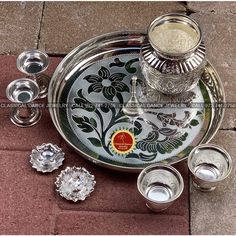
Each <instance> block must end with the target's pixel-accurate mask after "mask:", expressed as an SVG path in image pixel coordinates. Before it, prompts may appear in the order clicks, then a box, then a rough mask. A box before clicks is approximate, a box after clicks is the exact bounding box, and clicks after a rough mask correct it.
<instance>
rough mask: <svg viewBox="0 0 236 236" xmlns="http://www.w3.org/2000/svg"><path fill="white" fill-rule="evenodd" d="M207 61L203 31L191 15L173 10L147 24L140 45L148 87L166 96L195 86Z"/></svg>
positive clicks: (143, 71)
mask: <svg viewBox="0 0 236 236" xmlns="http://www.w3.org/2000/svg"><path fill="white" fill-rule="evenodd" d="M205 64H206V58H205V45H204V43H203V39H202V31H201V29H200V27H199V25H198V23H197V22H196V21H195V20H193V19H192V18H190V17H188V16H186V15H184V14H179V13H170V14H166V15H163V16H160V17H158V18H156V19H155V20H154V21H153V22H152V23H151V24H150V25H149V27H148V32H147V40H146V42H145V43H144V44H143V46H142V48H141V68H142V73H143V75H144V78H145V81H146V84H147V86H149V87H151V88H152V89H153V90H156V91H158V92H161V93H163V94H165V95H171V96H173V95H179V94H183V93H185V92H187V91H189V90H191V89H192V88H194V87H195V86H196V85H197V83H198V81H199V79H200V78H201V75H202V73H203V71H204V67H205Z"/></svg>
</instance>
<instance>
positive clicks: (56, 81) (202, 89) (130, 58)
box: [48, 31, 225, 172]
mask: <svg viewBox="0 0 236 236" xmlns="http://www.w3.org/2000/svg"><path fill="white" fill-rule="evenodd" d="M145 38H146V34H144V33H140V32H135V31H132V32H115V33H109V34H105V35H101V36H99V37H97V38H96V39H91V40H89V41H87V42H85V43H84V44H83V45H80V46H78V48H76V49H74V50H73V51H72V52H71V53H70V54H68V56H67V57H65V58H64V60H63V61H62V62H61V63H60V65H59V66H58V68H57V69H56V70H55V73H54V74H53V77H52V79H51V83H50V86H49V91H48V101H49V103H50V104H68V103H69V104H73V106H70V107H68V106H67V107H64V108H63V107H62V106H50V107H49V110H50V115H51V118H52V120H53V122H54V124H55V127H56V128H57V130H58V132H59V133H60V134H61V136H62V137H63V138H64V139H65V140H66V141H67V142H68V143H70V144H71V145H72V146H73V148H74V149H75V150H76V151H77V152H79V153H80V154H81V156H82V157H85V158H86V159H88V160H90V161H93V162H95V163H96V164H100V165H102V166H105V167H107V168H111V169H117V170H122V171H129V172H140V171H141V170H142V169H143V168H144V167H146V166H148V165H150V163H158V162H160V161H161V160H164V161H165V162H166V163H168V164H173V163H176V162H179V161H182V160H184V159H186V158H187V157H188V155H189V152H190V150H191V149H190V146H189V144H190V143H191V146H197V145H199V142H202V143H207V142H209V140H210V139H212V137H213V136H214V135H215V133H216V132H217V130H218V129H219V127H220V124H221V122H222V119H223V116H224V107H223V106H220V107H218V106H213V107H209V106H208V105H209V103H212V104H218V103H220V104H221V103H224V102H225V94H224V87H223V85H222V82H221V78H220V77H219V75H218V73H217V71H216V70H215V69H214V67H213V66H212V65H211V64H210V63H209V62H207V65H206V66H205V71H206V73H205V75H204V76H203V77H202V78H201V83H199V85H197V86H196V87H195V88H194V89H193V90H192V91H191V92H193V93H195V94H196V98H195V99H193V100H192V102H191V104H193V105H197V107H195V108H194V109H193V108H192V107H191V108H186V109H185V108H181V109H179V107H176V106H174V107H170V106H169V108H168V109H166V107H163V108H160V107H158V106H156V105H157V103H152V102H150V101H148V102H146V101H145V100H144V99H143V100H141V98H140V96H139V92H140V91H141V86H140V85H141V83H140V82H141V81H140V80H138V81H137V84H138V85H137V96H138V99H139V101H140V103H141V104H142V108H143V109H144V111H145V113H144V114H143V115H142V116H140V117H138V118H137V119H136V117H134V118H132V119H130V118H129V119H127V116H126V115H122V113H123V112H120V109H122V108H123V104H124V101H127V100H128V99H129V98H130V92H131V89H130V80H129V79H128V78H130V77H131V75H132V76H133V75H136V76H137V77H138V78H142V75H141V69H140V63H139V60H140V49H141V45H142V44H143V40H145ZM124 51H125V52H126V53H125V54H124ZM111 54H112V55H115V56H114V57H113V56H112V57H111ZM81 58H82V59H81ZM101 58H103V59H102V60H101ZM78 62H81V63H79V64H78ZM71 68H74V69H73V70H71ZM82 71H83V73H81V72H82ZM121 78H123V79H121ZM124 84H125V85H126V86H125V85H124ZM189 92H190V91H189ZM178 98H179V97H178ZM109 99H110V101H111V102H112V106H113V104H114V105H115V108H116V112H115V110H114V109H113V108H112V106H110V105H109V104H110V102H109ZM191 99H192V96H191ZM191 99H185V98H184V101H187V100H189V101H191ZM209 99H210V100H209ZM178 101H179V100H178ZM108 103H109V104H108ZM97 104H98V105H99V106H97ZM101 104H102V105H103V104H105V105H106V104H108V105H109V106H108V107H107V108H106V107H104V108H103V107H100V105H101ZM191 104H190V105H191ZM198 104H199V105H198ZM205 104H206V105H207V106H208V107H207V108H206V109H205V108H204V106H205ZM117 105H118V106H117ZM149 105H151V106H150V108H149V107H148V106H149ZM152 105H154V107H152ZM199 106H200V107H201V108H200V107H199ZM113 107H114V106H113ZM112 110H114V112H113V111H112ZM148 111H151V112H152V113H147V112H148ZM99 113H100V114H101V116H98V114H99ZM100 114H99V115H100ZM62 117H63V119H62ZM64 118H65V119H64ZM118 118H119V119H118ZM140 118H142V119H140ZM144 119H145V120H144ZM94 120H95V121H94ZM114 121H115V123H114ZM146 121H151V122H152V124H153V127H151V126H150V122H146ZM101 122H103V128H104V129H103V131H105V132H102V128H101V126H100V124H101ZM88 124H89V127H88ZM109 124H111V125H109ZM113 124H114V126H113ZM155 126H156V127H157V128H155ZM65 127H66V129H64V128H65ZM117 130H121V131H122V130H128V131H130V132H131V134H128V132H126V134H127V135H124V136H125V138H127V137H129V139H128V142H126V141H125V139H124V137H123V138H122V139H121V140H123V141H125V142H126V147H127V144H128V145H129V146H130V147H131V148H130V149H129V150H130V153H126V154H124V153H119V152H116V149H115V148H113V146H114V145H113V146H112V142H111V141H112V137H117V136H119V135H116V134H117ZM151 131H153V132H151ZM170 131H171V132H170ZM161 133H162V134H161ZM132 134H133V135H132ZM154 134H155V135H154ZM163 134H164V136H163ZM115 135H116V136H115ZM99 136H101V137H99ZM111 136H112V137H111ZM132 136H133V137H132ZM75 140H76V142H75ZM85 141H86V142H85ZM163 141H164V142H163ZM176 142H177V143H178V145H176ZM113 144H114V143H113ZM133 147H135V148H133ZM118 151H119V150H118ZM114 158H115V159H116V162H113V161H112V162H111V161H110V160H114Z"/></svg>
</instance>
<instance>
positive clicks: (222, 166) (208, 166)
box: [188, 144, 233, 191]
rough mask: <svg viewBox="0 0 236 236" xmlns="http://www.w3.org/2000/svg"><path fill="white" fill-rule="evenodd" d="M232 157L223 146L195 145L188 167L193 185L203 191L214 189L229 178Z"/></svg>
mask: <svg viewBox="0 0 236 236" xmlns="http://www.w3.org/2000/svg"><path fill="white" fill-rule="evenodd" d="M232 165H233V164H232V159H231V157H230V155H229V154H228V153H227V152H226V151H225V150H224V149H223V148H221V147H219V146H217V145H214V144H202V145H199V146H197V147H195V148H194V149H193V150H192V151H191V152H190V154H189V157H188V168H189V170H190V172H191V176H192V180H193V185H194V186H195V187H196V188H197V189H199V190H201V191H212V190H214V189H215V188H216V186H217V185H218V184H219V183H220V182H221V181H223V180H224V179H225V178H227V177H228V176H229V174H230V172H231V170H232Z"/></svg>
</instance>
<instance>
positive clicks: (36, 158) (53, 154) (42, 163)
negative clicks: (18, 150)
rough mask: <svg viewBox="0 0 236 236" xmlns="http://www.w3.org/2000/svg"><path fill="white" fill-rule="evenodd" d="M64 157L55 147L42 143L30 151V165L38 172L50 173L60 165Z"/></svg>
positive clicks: (60, 150) (59, 149)
mask: <svg viewBox="0 0 236 236" xmlns="http://www.w3.org/2000/svg"><path fill="white" fill-rule="evenodd" d="M64 156H65V153H64V152H62V149H61V148H59V147H58V146H57V145H55V144H52V143H43V144H42V145H38V146H37V147H36V148H35V149H33V150H32V153H31V154H30V163H31V164H32V167H33V168H34V169H36V170H37V171H39V172H43V173H46V172H52V171H54V170H56V169H58V168H59V167H60V166H61V165H62V163H63V161H64V159H65V157H64Z"/></svg>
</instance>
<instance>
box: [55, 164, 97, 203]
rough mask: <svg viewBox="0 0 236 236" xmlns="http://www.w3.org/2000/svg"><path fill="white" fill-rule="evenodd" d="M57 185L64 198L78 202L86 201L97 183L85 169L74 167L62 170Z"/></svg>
mask: <svg viewBox="0 0 236 236" xmlns="http://www.w3.org/2000/svg"><path fill="white" fill-rule="evenodd" d="M55 184H56V186H57V192H59V194H60V195H61V196H62V197H64V198H65V199H67V200H71V201H74V202H77V201H79V200H80V201H83V200H85V198H87V197H88V196H89V195H90V193H91V192H93V190H94V186H95V184H96V181H95V178H94V175H91V174H90V173H89V172H88V171H87V170H86V169H85V168H81V167H75V166H73V167H66V169H65V170H62V171H61V173H60V175H58V177H57V179H56V182H55Z"/></svg>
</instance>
